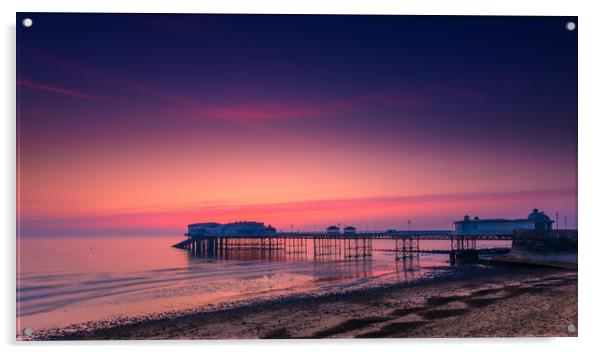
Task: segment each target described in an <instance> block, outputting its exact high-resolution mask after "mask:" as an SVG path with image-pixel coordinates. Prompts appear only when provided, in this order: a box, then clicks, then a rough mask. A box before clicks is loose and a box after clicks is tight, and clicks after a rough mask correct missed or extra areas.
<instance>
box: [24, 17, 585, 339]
mask: <svg viewBox="0 0 602 354" xmlns="http://www.w3.org/2000/svg"><path fill="white" fill-rule="evenodd" d="M16 24H17V30H16V36H17V75H16V78H17V82H16V90H17V117H16V119H17V167H18V169H17V187H18V189H17V190H18V193H17V235H16V236H17V274H16V277H17V288H16V293H17V304H16V306H17V312H16V314H17V318H16V321H17V326H16V330H17V333H16V336H17V339H19V340H74V339H76V340H88V339H257V338H264V339H276V338H280V339H285V338H298V339H301V338H324V339H328V338H407V337H414V338H416V337H417V338H431V337H523V336H554V337H556V336H576V335H577V333H578V325H577V229H578V226H577V31H578V29H577V18H576V17H530V16H522V17H518V16H516V17H515V16H504V17H501V16H397V15H387V16H364V15H354V16H348V15H347V16H345V15H242V14H241V15H227V14H221V15H218V14H117V13H114V14H109V13H107V14H93V13H88V14H81V13H68V14H67V13H18V14H17V16H16Z"/></svg>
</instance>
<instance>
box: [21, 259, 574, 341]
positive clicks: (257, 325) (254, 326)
mask: <svg viewBox="0 0 602 354" xmlns="http://www.w3.org/2000/svg"><path fill="white" fill-rule="evenodd" d="M570 325H573V326H570ZM91 328H94V326H92V327H91ZM577 329H578V326H577V272H576V271H570V270H562V269H557V268H548V267H526V266H516V265H515V266H509V265H491V264H477V265H468V266H461V267H457V268H456V269H455V270H453V271H450V272H447V273H445V274H444V275H442V276H440V277H434V278H420V279H417V280H415V281H413V282H407V283H404V284H397V285H388V286H377V287H372V288H367V289H359V290H355V291H351V292H345V293H337V294H328V295H321V296H301V297H300V296H289V297H284V298H279V299H272V300H268V301H262V302H257V303H253V304H247V305H242V306H239V307H234V308H229V309H223V310H216V311H204V312H198V313H192V314H182V315H177V314H174V315H172V316H169V317H165V318H161V319H153V320H145V321H138V322H132V323H130V324H122V325H117V326H114V327H108V328H96V329H90V330H85V331H63V332H61V331H54V332H48V333H39V334H38V335H37V336H36V337H35V338H32V339H37V340H101V339H114V340H129V339H257V338H268V339H287V338H412V337H416V338H427V337H428V338H430V337H539V336H542V337H544V336H546V337H547V336H577V333H578V330H577Z"/></svg>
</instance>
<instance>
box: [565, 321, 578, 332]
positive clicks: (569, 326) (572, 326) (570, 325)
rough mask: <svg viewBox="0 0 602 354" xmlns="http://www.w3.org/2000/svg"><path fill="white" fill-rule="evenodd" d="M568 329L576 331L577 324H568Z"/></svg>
mask: <svg viewBox="0 0 602 354" xmlns="http://www.w3.org/2000/svg"><path fill="white" fill-rule="evenodd" d="M566 330H567V331H568V332H569V333H575V331H577V327H575V325H574V324H572V323H571V324H569V325H568V326H566Z"/></svg>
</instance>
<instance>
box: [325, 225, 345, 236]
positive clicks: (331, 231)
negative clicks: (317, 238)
mask: <svg viewBox="0 0 602 354" xmlns="http://www.w3.org/2000/svg"><path fill="white" fill-rule="evenodd" d="M340 232H341V229H340V228H339V227H338V226H334V225H332V226H328V227H327V228H326V233H327V234H329V235H338V234H339V233H340Z"/></svg>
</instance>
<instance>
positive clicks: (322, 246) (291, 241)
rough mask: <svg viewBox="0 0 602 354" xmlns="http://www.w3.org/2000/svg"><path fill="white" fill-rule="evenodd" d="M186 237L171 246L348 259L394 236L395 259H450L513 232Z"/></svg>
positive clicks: (219, 253)
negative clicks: (428, 244)
mask: <svg viewBox="0 0 602 354" xmlns="http://www.w3.org/2000/svg"><path fill="white" fill-rule="evenodd" d="M185 236H186V237H187V238H186V240H184V241H182V242H180V243H177V244H175V245H173V247H176V248H181V249H187V250H189V251H190V252H191V253H193V254H194V255H197V256H206V257H227V258H231V257H232V256H234V255H236V257H235V258H242V259H244V258H245V255H250V254H253V255H254V256H255V257H261V258H266V259H268V258H269V259H281V258H283V257H284V256H286V257H289V258H294V257H291V256H292V255H295V254H303V255H305V254H307V252H308V251H311V253H312V254H313V256H314V259H340V258H343V259H348V258H367V257H371V256H372V252H373V250H374V248H373V241H374V240H393V241H394V242H395V243H394V248H392V249H387V250H381V251H389V252H391V253H393V254H394V258H395V260H398V261H399V260H406V259H413V258H414V257H417V255H418V254H419V253H430V254H434V253H447V254H450V262H452V263H455V262H456V261H460V260H464V259H466V260H468V259H470V258H474V257H476V255H477V247H476V242H477V241H478V240H511V239H512V235H456V234H454V233H453V232H452V231H448V230H414V231H394V232H391V231H389V232H380V231H374V232H354V233H349V234H345V233H337V234H332V233H329V232H273V233H269V234H257V233H240V232H238V233H228V232H223V233H214V234H211V235H207V234H190V233H187V234H186V235H185ZM421 240H449V241H450V248H441V249H421V247H420V241H421Z"/></svg>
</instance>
